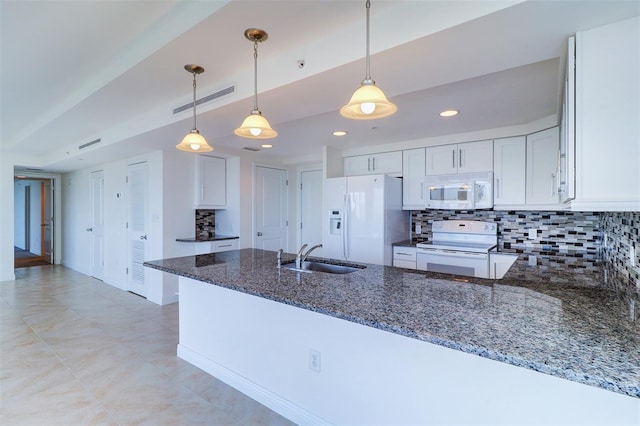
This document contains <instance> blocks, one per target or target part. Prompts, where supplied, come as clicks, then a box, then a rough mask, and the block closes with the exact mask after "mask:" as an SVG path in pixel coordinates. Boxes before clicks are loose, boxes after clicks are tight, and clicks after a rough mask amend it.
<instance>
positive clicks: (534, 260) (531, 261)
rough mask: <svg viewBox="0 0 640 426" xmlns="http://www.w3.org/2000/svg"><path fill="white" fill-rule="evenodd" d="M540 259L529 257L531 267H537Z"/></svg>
mask: <svg viewBox="0 0 640 426" xmlns="http://www.w3.org/2000/svg"><path fill="white" fill-rule="evenodd" d="M537 264H538V259H537V258H536V257H535V256H529V266H536V265H537Z"/></svg>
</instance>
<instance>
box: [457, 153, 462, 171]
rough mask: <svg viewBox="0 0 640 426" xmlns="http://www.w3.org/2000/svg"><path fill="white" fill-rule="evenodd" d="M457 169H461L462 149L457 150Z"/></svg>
mask: <svg viewBox="0 0 640 426" xmlns="http://www.w3.org/2000/svg"><path fill="white" fill-rule="evenodd" d="M458 167H462V149H460V150H458Z"/></svg>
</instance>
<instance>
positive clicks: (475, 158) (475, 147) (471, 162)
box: [457, 140, 493, 173]
mask: <svg viewBox="0 0 640 426" xmlns="http://www.w3.org/2000/svg"><path fill="white" fill-rule="evenodd" d="M457 148H458V152H457V162H458V173H475V172H490V171H492V170H493V141H491V140H488V141H477V142H469V143H461V144H458V146H457Z"/></svg>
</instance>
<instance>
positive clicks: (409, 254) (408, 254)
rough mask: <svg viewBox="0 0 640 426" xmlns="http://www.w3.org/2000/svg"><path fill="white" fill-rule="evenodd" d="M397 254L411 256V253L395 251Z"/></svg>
mask: <svg viewBox="0 0 640 426" xmlns="http://www.w3.org/2000/svg"><path fill="white" fill-rule="evenodd" d="M396 254H397V255H398V256H412V254H411V253H401V252H397V253H396Z"/></svg>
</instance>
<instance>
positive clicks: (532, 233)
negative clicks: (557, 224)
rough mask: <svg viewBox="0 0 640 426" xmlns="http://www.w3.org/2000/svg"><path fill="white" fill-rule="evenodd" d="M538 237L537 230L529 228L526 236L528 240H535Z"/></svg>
mask: <svg viewBox="0 0 640 426" xmlns="http://www.w3.org/2000/svg"><path fill="white" fill-rule="evenodd" d="M537 237H538V231H537V230H536V229H535V228H531V229H529V235H528V238H529V239H530V240H535V239H536V238H537Z"/></svg>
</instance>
